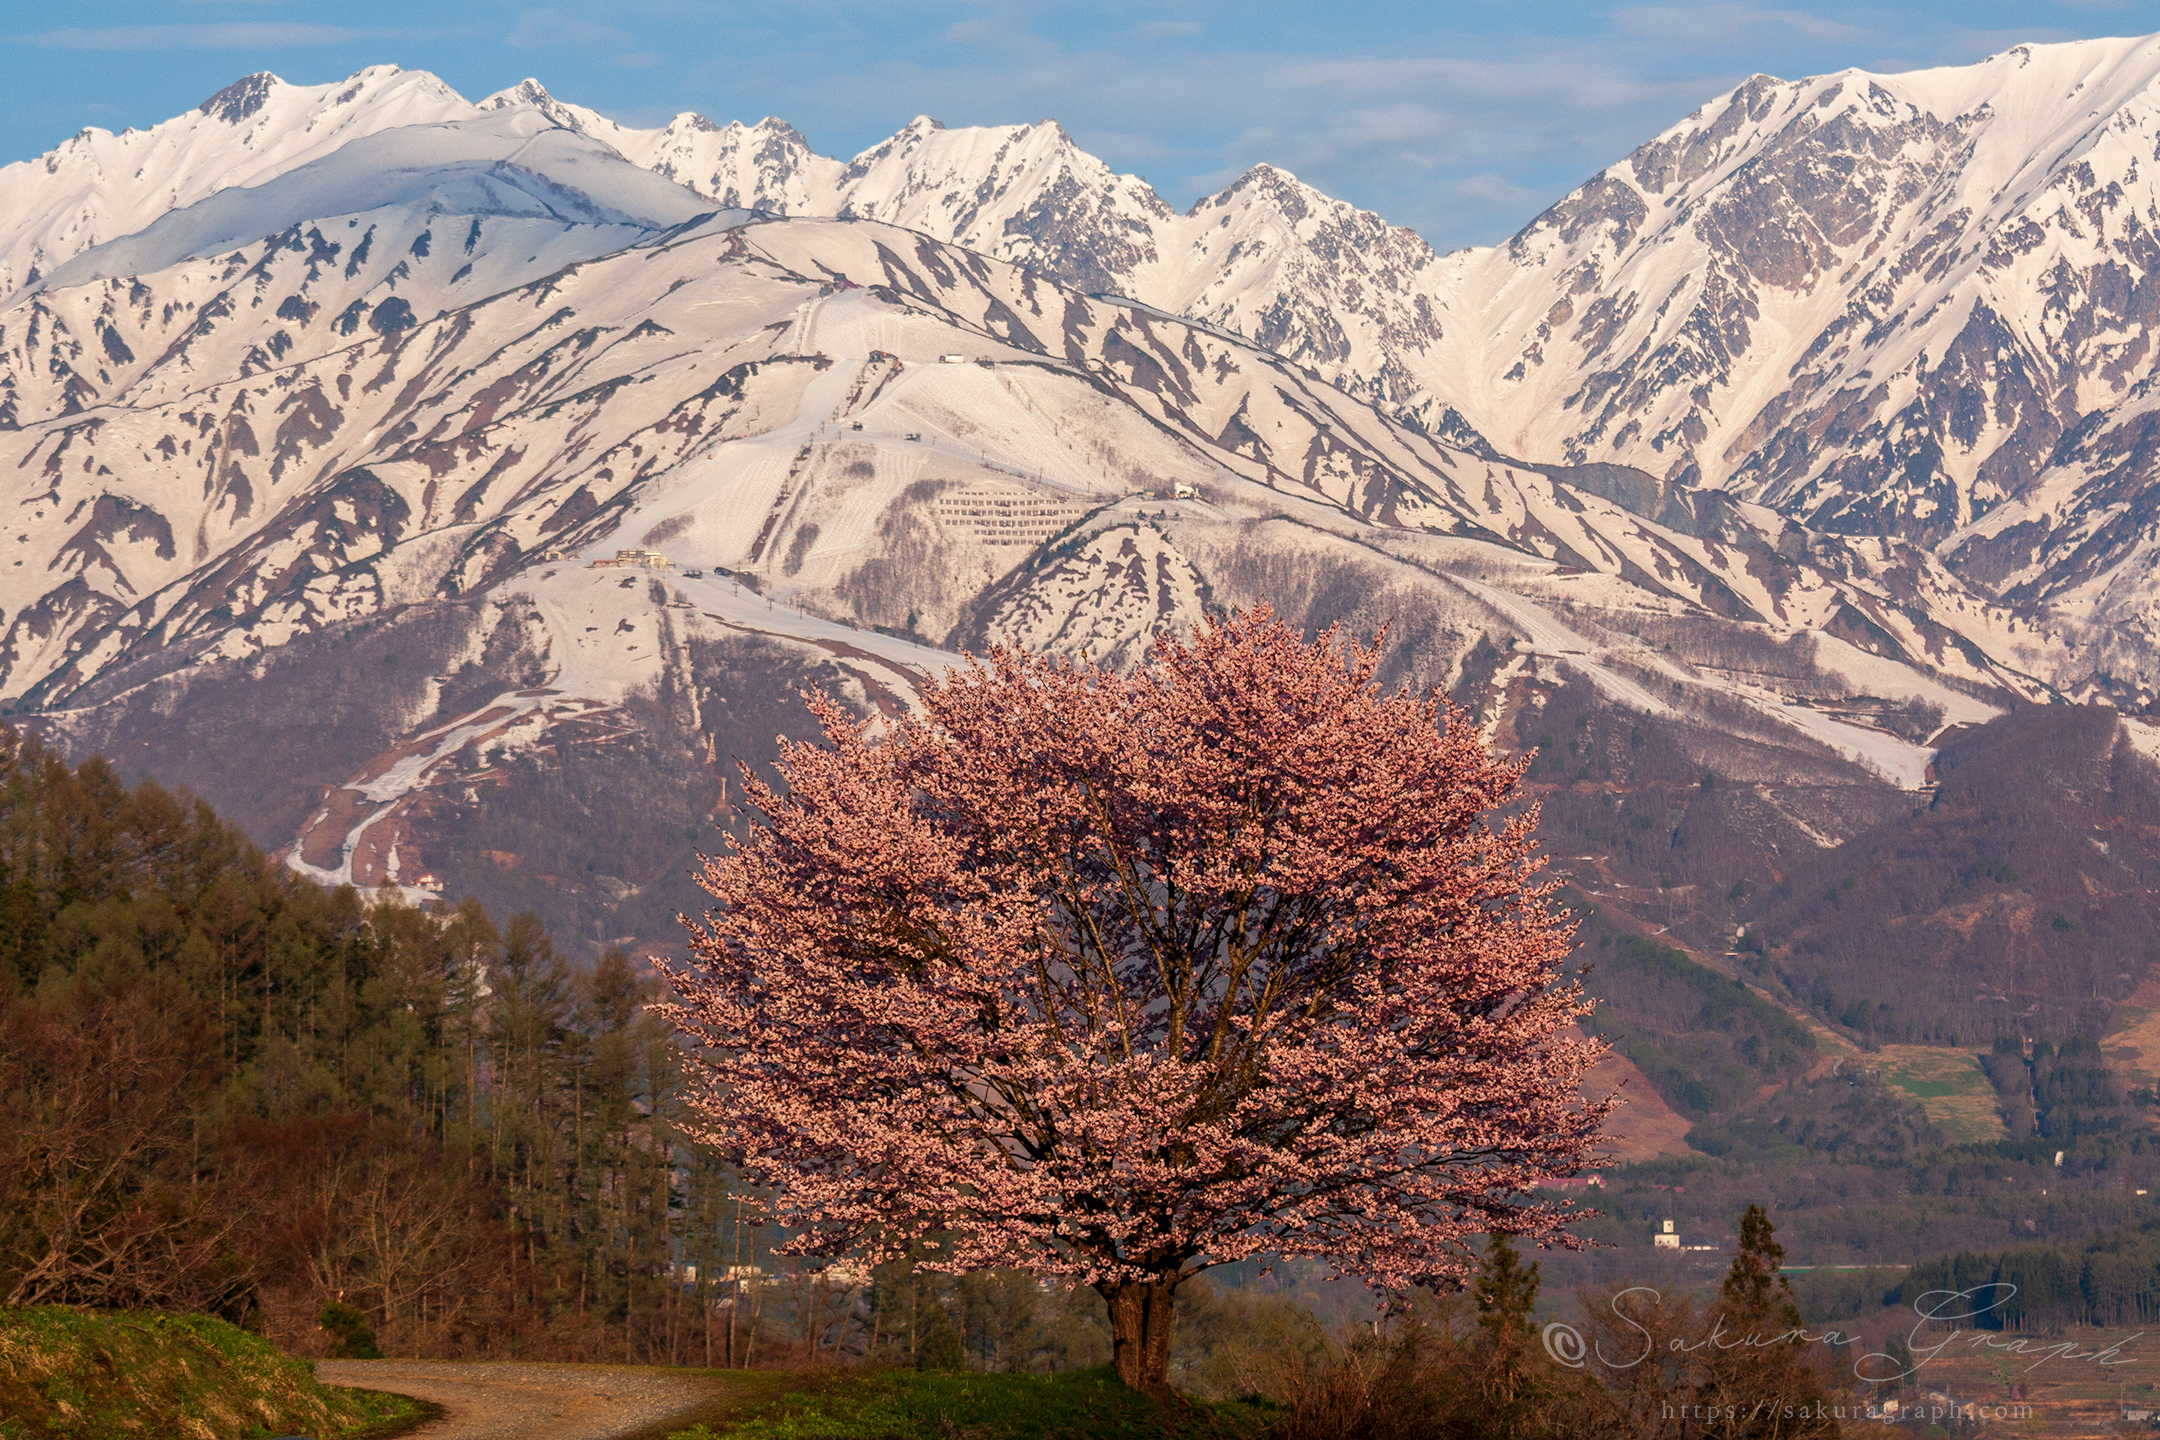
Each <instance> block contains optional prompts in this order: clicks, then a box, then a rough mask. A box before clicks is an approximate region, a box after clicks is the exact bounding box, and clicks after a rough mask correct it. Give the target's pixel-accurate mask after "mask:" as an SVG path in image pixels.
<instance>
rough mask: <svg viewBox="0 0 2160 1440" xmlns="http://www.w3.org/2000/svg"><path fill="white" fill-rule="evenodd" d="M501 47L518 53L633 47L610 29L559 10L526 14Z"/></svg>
mask: <svg viewBox="0 0 2160 1440" xmlns="http://www.w3.org/2000/svg"><path fill="white" fill-rule="evenodd" d="M504 43H505V44H507V45H510V46H513V47H515V48H516V49H519V50H552V49H556V48H559V47H562V46H570V45H578V46H599V47H602V48H616V47H620V46H626V45H629V44H632V43H634V42H633V41H632V40H631V37H630V36H629V35H627V34H625V33H624V32H623V31H621V30H618V29H616V28H615V27H614V26H612V25H601V24H597V23H595V22H594V21H591V20H587V19H585V18H584V17H582V16H578V15H568V14H565V13H564V12H562V11H560V10H527V11H526V12H525V13H524V14H522V15H520V16H518V23H517V28H516V29H515V30H512V31H511V32H510V33H509V34H508V35H507V36H505V37H504Z"/></svg>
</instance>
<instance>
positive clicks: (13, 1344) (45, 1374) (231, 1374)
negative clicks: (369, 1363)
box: [0, 1305, 431, 1440]
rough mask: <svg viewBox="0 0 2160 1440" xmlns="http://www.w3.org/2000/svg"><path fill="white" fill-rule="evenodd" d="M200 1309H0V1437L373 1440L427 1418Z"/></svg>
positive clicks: (396, 1398) (398, 1399)
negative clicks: (323, 1373)
mask: <svg viewBox="0 0 2160 1440" xmlns="http://www.w3.org/2000/svg"><path fill="white" fill-rule="evenodd" d="M430 1408H431V1407H427V1406H423V1405H422V1404H421V1403H420V1402H418V1401H415V1400H408V1399H406V1398H405V1397H404V1396H402V1395H382V1394H378V1393H376V1392H374V1391H365V1390H336V1389H332V1388H331V1387H329V1386H326V1385H322V1384H319V1383H317V1381H316V1379H315V1368H314V1366H313V1365H311V1364H310V1363H309V1362H307V1361H305V1360H295V1359H292V1358H291V1357H289V1356H286V1355H283V1354H280V1353H279V1352H278V1351H277V1350H276V1349H275V1348H274V1347H272V1346H271V1345H270V1343H269V1342H268V1341H265V1340H263V1339H261V1338H260V1337H258V1336H254V1335H250V1334H248V1333H247V1332H246V1331H244V1330H241V1329H239V1328H238V1327H237V1326H233V1325H228V1324H226V1323H225V1322H224V1321H222V1320H213V1319H211V1318H210V1317H208V1316H205V1315H166V1314H158V1313H154V1312H148V1311H142V1312H107V1311H88V1310H72V1309H67V1308H64V1307H61V1306H50V1305H47V1306H33V1307H30V1308H27V1309H12V1310H0V1440H118V1437H125V1436H136V1435H140V1436H143V1437H145V1440H149V1437H156V1440H166V1437H172V1440H259V1437H264V1436H275V1435H292V1434H307V1435H314V1436H320V1437H323V1440H378V1437H382V1436H387V1435H393V1434H396V1433H398V1432H399V1431H400V1430H403V1429H405V1428H408V1427H409V1426H410V1425H412V1424H414V1423H417V1422H418V1421H419V1420H422V1419H424V1418H426V1417H427V1415H428V1414H429V1412H430Z"/></svg>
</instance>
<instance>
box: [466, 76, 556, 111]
mask: <svg viewBox="0 0 2160 1440" xmlns="http://www.w3.org/2000/svg"><path fill="white" fill-rule="evenodd" d="M554 103H555V97H554V96H553V95H550V94H549V93H548V88H547V86H545V85H542V84H541V83H540V82H539V81H538V80H535V79H533V78H532V76H530V75H528V76H526V77H525V78H524V79H523V80H520V81H518V83H517V84H515V85H512V86H511V87H510V88H509V89H507V90H498V91H496V92H495V93H494V94H492V95H490V96H488V97H487V98H486V99H485V100H482V101H481V102H480V108H481V109H482V110H500V109H502V108H504V107H505V106H509V105H534V106H540V107H542V108H545V107H546V106H549V105H552V104H554Z"/></svg>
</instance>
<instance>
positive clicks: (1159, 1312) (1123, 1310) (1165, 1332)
mask: <svg viewBox="0 0 2160 1440" xmlns="http://www.w3.org/2000/svg"><path fill="white" fill-rule="evenodd" d="M1175 1291H1176V1284H1175V1282H1173V1281H1168V1280H1158V1281H1155V1282H1153V1283H1146V1282H1142V1281H1138V1280H1128V1281H1126V1282H1125V1283H1124V1284H1122V1285H1118V1286H1115V1287H1112V1288H1109V1289H1103V1290H1102V1291H1101V1293H1102V1297H1103V1299H1104V1300H1105V1301H1107V1302H1108V1303H1109V1306H1110V1362H1111V1364H1113V1365H1115V1366H1116V1367H1117V1375H1118V1379H1120V1380H1122V1381H1124V1382H1125V1383H1126V1384H1127V1385H1129V1386H1131V1387H1132V1388H1133V1389H1135V1390H1138V1391H1139V1392H1140V1393H1142V1394H1143V1395H1147V1396H1150V1397H1152V1398H1153V1399H1155V1400H1158V1401H1160V1402H1162V1403H1163V1404H1165V1405H1167V1404H1169V1403H1170V1311H1171V1307H1172V1305H1173V1304H1174V1303H1175V1302H1174V1298H1173V1297H1174V1294H1175Z"/></svg>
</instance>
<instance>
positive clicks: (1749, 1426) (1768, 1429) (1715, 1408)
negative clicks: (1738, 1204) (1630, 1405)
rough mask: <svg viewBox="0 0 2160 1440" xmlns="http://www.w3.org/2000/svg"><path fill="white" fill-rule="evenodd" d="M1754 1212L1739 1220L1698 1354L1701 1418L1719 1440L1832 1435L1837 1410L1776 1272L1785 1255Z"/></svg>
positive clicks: (1762, 1215) (1816, 1353)
mask: <svg viewBox="0 0 2160 1440" xmlns="http://www.w3.org/2000/svg"><path fill="white" fill-rule="evenodd" d="M1776 1235H1777V1228H1776V1227H1775V1226H1773V1225H1772V1224H1771V1223H1770V1217H1769V1215H1768V1214H1767V1213H1766V1212H1765V1211H1764V1210H1763V1208H1762V1206H1760V1205H1750V1206H1748V1208H1747V1213H1746V1214H1745V1215H1743V1216H1741V1218H1740V1251H1739V1253H1738V1254H1737V1255H1735V1256H1734V1257H1733V1263H1732V1269H1731V1270H1730V1271H1729V1272H1727V1274H1726V1276H1725V1284H1724V1286H1723V1287H1722V1289H1721V1290H1720V1293H1719V1296H1718V1300H1717V1303H1716V1304H1715V1305H1714V1306H1713V1307H1712V1308H1711V1318H1712V1331H1711V1335H1710V1336H1709V1337H1708V1340H1709V1343H1708V1345H1707V1347H1706V1348H1704V1349H1703V1350H1702V1352H1701V1353H1702V1355H1703V1356H1704V1357H1705V1359H1706V1362H1707V1375H1706V1377H1705V1383H1704V1385H1703V1388H1702V1391H1701V1398H1700V1402H1699V1403H1700V1406H1701V1409H1700V1410H1699V1412H1698V1413H1699V1415H1700V1416H1701V1417H1702V1420H1703V1433H1705V1434H1707V1435H1713V1436H1717V1437H1720V1440H1802V1437H1809V1436H1835V1435H1836V1434H1837V1433H1838V1424H1837V1419H1836V1405H1835V1402H1834V1401H1833V1400H1832V1398H1831V1395H1830V1392H1829V1389H1828V1387H1827V1386H1826V1385H1825V1384H1824V1382H1823V1376H1822V1373H1821V1370H1820V1368H1819V1366H1820V1362H1821V1360H1822V1359H1823V1358H1824V1354H1825V1353H1826V1352H1823V1351H1820V1350H1819V1349H1817V1348H1815V1347H1813V1346H1812V1345H1811V1344H1810V1341H1809V1338H1808V1332H1807V1330H1806V1329H1805V1327H1804V1326H1803V1325H1802V1324H1801V1320H1800V1305H1799V1302H1798V1301H1797V1300H1796V1299H1795V1298H1794V1297H1793V1291H1792V1284H1791V1282H1790V1281H1788V1280H1787V1279H1786V1278H1785V1275H1784V1271H1783V1269H1782V1267H1783V1265H1784V1263H1785V1247H1784V1246H1782V1245H1780V1244H1778V1243H1777V1239H1776Z"/></svg>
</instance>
